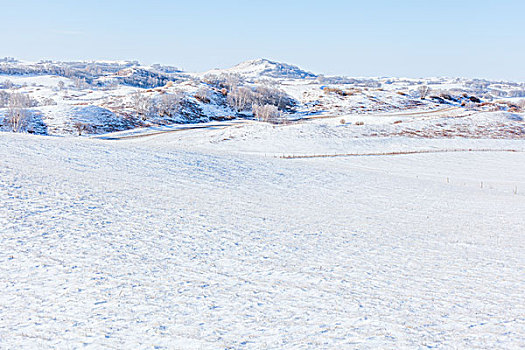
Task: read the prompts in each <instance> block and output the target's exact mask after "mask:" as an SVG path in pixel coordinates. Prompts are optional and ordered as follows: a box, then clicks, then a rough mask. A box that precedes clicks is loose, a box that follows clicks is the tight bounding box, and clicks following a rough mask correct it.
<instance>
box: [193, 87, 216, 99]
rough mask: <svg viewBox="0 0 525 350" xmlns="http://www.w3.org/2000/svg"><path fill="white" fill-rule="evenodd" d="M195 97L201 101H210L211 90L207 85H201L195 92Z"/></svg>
mask: <svg viewBox="0 0 525 350" xmlns="http://www.w3.org/2000/svg"><path fill="white" fill-rule="evenodd" d="M195 98H196V99H197V100H199V101H201V102H202V103H210V102H211V99H212V92H211V90H210V88H209V87H207V86H201V87H200V88H199V90H197V92H196V93H195Z"/></svg>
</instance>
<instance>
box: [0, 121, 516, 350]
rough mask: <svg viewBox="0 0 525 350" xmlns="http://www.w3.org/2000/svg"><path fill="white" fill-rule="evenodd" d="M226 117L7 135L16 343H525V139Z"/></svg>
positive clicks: (0, 332)
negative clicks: (216, 122) (152, 127)
mask: <svg viewBox="0 0 525 350" xmlns="http://www.w3.org/2000/svg"><path fill="white" fill-rule="evenodd" d="M224 125H225V127H224V128H214V129H198V130H183V131H178V132H170V133H164V134H158V135H156V136H147V137H141V138H133V139H123V140H117V141H115V140H113V141H110V140H100V139H87V138H72V137H42V136H33V135H26V134H10V133H0V179H1V181H0V198H1V200H0V246H1V247H2V249H1V250H0V261H1V262H2V264H0V285H1V288H2V293H1V295H0V348H79V347H83V346H87V347H88V348H170V349H172V348H184V349H191V348H195V349H201V348H204V349H207V348H209V349H217V348H235V349H238V348H241V349H242V348H250V349H251V348H258V349H267V348H297V349H299V348H300V349H306V348H311V349H319V348H360V349H363V348H364V349H372V348H395V349H399V348H424V347H438V348H490V349H497V348H500V349H510V348H523V347H524V346H525V318H524V315H525V306H524V293H523V290H524V289H525V278H524V276H525V274H524V266H525V265H524V263H525V260H524V255H523V252H524V245H525V240H524V235H523V234H524V227H525V215H524V210H525V171H524V170H525V169H524V166H523V164H525V153H523V150H524V146H523V141H519V140H483V139H479V140H468V139H424V140H422V139H414V138H406V137H391V138H373V137H372V138H370V137H368V138H353V137H352V135H353V134H352V133H350V134H349V133H348V132H346V131H340V130H344V128H345V126H337V125H333V124H332V125H330V124H329V123H328V124H326V123H325V122H324V121H322V120H321V121H319V122H317V121H314V122H312V123H304V124H298V125H292V126H278V127H272V126H267V125H265V124H261V123H246V124H245V125H236V124H232V125H228V124H224ZM365 126H366V125H365ZM354 127H357V126H355V125H354ZM321 130H325V131H324V132H320V131H321ZM228 133H230V134H231V135H229V134H228ZM227 135H228V136H231V137H229V139H228V140H224V138H225V137H223V136H227ZM301 135H303V136H301ZM308 143H309V144H310V147H309V148H308V147H307V145H308ZM449 148H472V149H476V148H479V149H481V148H484V149H488V148H490V149H494V150H497V149H500V150H503V149H508V148H513V149H515V150H517V152H457V153H430V154H411V155H398V156H368V157H367V156H362V157H340V158H311V159H281V158H274V157H273V156H274V155H280V154H287V153H290V150H293V151H294V152H297V153H301V152H310V153H330V152H332V153H337V152H343V153H350V152H359V153H366V152H370V151H377V150H394V151H395V150H414V149H434V150H445V149H449ZM265 153H268V154H266V156H265Z"/></svg>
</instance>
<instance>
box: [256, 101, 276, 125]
mask: <svg viewBox="0 0 525 350" xmlns="http://www.w3.org/2000/svg"><path fill="white" fill-rule="evenodd" d="M252 113H253V116H254V117H256V118H257V119H258V120H262V121H265V122H273V123H278V122H280V121H281V112H279V109H278V108H277V106H274V105H262V106H261V105H257V104H254V105H253V106H252Z"/></svg>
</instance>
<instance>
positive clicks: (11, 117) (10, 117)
mask: <svg viewBox="0 0 525 350" xmlns="http://www.w3.org/2000/svg"><path fill="white" fill-rule="evenodd" d="M30 105H31V101H30V99H29V98H28V96H26V95H24V94H20V93H12V94H11V95H10V96H9V102H8V105H7V125H8V126H9V127H10V128H11V130H12V131H14V132H20V131H22V130H23V128H25V127H26V126H27V122H28V120H29V111H28V110H27V107H29V106H30Z"/></svg>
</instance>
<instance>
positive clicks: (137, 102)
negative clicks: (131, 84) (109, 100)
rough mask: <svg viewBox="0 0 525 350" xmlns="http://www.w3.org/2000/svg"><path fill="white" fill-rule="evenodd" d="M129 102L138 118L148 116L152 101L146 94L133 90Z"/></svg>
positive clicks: (142, 118)
mask: <svg viewBox="0 0 525 350" xmlns="http://www.w3.org/2000/svg"><path fill="white" fill-rule="evenodd" d="M131 104H132V108H133V110H134V112H135V115H136V118H137V119H138V120H140V119H141V120H146V119H147V118H148V117H149V116H150V114H151V109H152V103H151V98H150V97H149V96H148V95H146V94H144V93H142V92H141V91H135V92H134V93H132V94H131Z"/></svg>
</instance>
